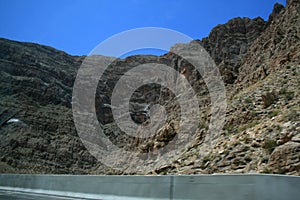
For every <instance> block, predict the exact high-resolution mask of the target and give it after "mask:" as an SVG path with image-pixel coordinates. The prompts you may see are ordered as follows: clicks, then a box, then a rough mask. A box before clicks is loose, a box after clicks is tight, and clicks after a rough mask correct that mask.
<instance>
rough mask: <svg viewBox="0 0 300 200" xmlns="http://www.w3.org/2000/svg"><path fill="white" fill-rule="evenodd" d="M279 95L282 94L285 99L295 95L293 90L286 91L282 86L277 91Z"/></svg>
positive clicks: (290, 98)
mask: <svg viewBox="0 0 300 200" xmlns="http://www.w3.org/2000/svg"><path fill="white" fill-rule="evenodd" d="M279 95H283V96H284V98H285V99H286V100H288V101H289V100H292V99H293V98H294V96H295V93H294V92H293V91H288V90H287V89H286V88H282V89H281V90H280V91H279Z"/></svg>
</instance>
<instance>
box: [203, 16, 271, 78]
mask: <svg viewBox="0 0 300 200" xmlns="http://www.w3.org/2000/svg"><path fill="white" fill-rule="evenodd" d="M266 24H267V22H265V21H264V20H263V19H262V18H260V17H258V18H255V19H249V18H234V19H232V20H230V21H229V22H228V23H226V24H224V25H218V26H217V27H215V28H214V29H213V30H212V31H211V33H210V34H209V36H208V37H207V38H204V39H202V41H201V44H202V46H203V47H204V48H205V49H206V50H207V51H208V52H209V53H210V55H211V56H212V58H213V59H214V60H215V62H216V64H217V65H218V66H219V69H220V71H221V73H222V74H223V77H224V81H225V83H229V84H232V83H233V82H234V81H235V80H236V78H237V75H238V71H239V67H240V66H241V63H242V60H243V57H244V56H245V54H246V53H247V52H248V49H249V47H250V46H251V44H252V43H253V41H254V40H255V39H256V38H258V37H259V36H260V34H261V33H262V32H263V31H264V30H265V28H266Z"/></svg>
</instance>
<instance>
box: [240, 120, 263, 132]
mask: <svg viewBox="0 0 300 200" xmlns="http://www.w3.org/2000/svg"><path fill="white" fill-rule="evenodd" d="M257 124H259V122H258V121H256V120H255V121H253V122H250V123H248V124H246V125H244V126H240V127H239V128H238V132H242V131H244V130H247V129H249V128H252V127H254V126H256V125H257Z"/></svg>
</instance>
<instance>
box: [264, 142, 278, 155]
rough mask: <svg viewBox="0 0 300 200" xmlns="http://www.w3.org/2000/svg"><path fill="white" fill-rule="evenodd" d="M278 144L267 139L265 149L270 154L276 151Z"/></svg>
mask: <svg viewBox="0 0 300 200" xmlns="http://www.w3.org/2000/svg"><path fill="white" fill-rule="evenodd" d="M276 146H277V143H276V141H275V140H272V139H270V138H266V139H265V143H264V146H263V147H264V149H266V150H267V151H268V152H269V153H270V154H271V153H272V152H273V151H274V149H275V148H276Z"/></svg>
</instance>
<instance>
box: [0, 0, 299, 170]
mask: <svg viewBox="0 0 300 200" xmlns="http://www.w3.org/2000/svg"><path fill="white" fill-rule="evenodd" d="M299 13H300V2H299V0H290V1H287V7H283V6H282V5H280V4H275V6H274V9H273V12H272V13H271V14H270V17H269V19H268V21H264V20H263V19H262V18H259V17H258V18H255V19H249V18H235V19H232V20H230V21H229V22H228V23H226V24H223V25H218V26H217V27H216V28H214V29H213V30H212V31H211V33H210V35H209V36H208V37H207V38H204V39H202V40H195V41H192V42H191V43H190V44H189V45H180V44H179V45H175V46H174V47H173V49H176V48H181V47H182V46H185V47H187V48H188V47H190V48H192V47H193V44H195V43H197V44H201V45H202V46H203V47H204V48H205V49H206V50H207V51H208V53H209V54H210V55H211V57H212V58H213V59H214V61H215V63H216V64H217V66H218V67H219V69H220V72H221V75H222V77H223V80H224V82H225V85H226V90H227V104H228V108H227V112H226V119H225V126H224V128H223V130H222V132H221V133H220V136H219V137H218V138H215V140H214V143H213V145H212V146H210V148H209V149H207V156H205V157H200V156H199V150H200V149H201V146H202V145H205V144H204V142H205V139H204V138H205V137H206V134H207V128H208V124H209V122H210V116H211V111H210V110H211V109H210V107H211V102H210V96H209V92H208V89H207V87H206V84H205V81H204V80H203V77H201V75H200V74H199V72H197V71H196V70H195V68H194V67H193V66H192V65H191V64H190V63H188V62H187V61H186V60H184V59H182V58H181V57H179V56H177V55H176V54H174V53H171V52H169V53H167V54H165V55H163V56H150V55H136V56H130V57H128V58H126V59H115V60H114V62H113V63H112V64H111V65H110V66H109V68H108V69H107V70H106V71H105V72H104V74H105V75H104V76H103V79H101V81H99V84H98V87H97V92H96V98H95V108H96V110H97V118H98V121H99V122H100V124H101V126H102V127H103V129H104V132H105V135H106V136H107V137H108V138H109V140H110V141H112V142H113V143H114V144H116V145H117V146H119V147H120V148H124V149H126V150H129V151H135V152H140V153H143V152H155V150H157V149H160V148H162V147H164V146H166V145H167V144H169V142H170V141H171V140H172V139H173V138H174V137H176V133H177V130H178V122H179V120H180V116H179V114H178V112H179V110H180V106H179V104H178V103H176V96H175V95H174V94H173V93H172V92H171V91H170V90H168V89H167V88H164V87H161V86H159V85H155V84H148V85H145V86H143V87H141V88H139V89H137V90H136V91H135V92H134V94H133V95H132V96H131V99H130V103H129V109H130V112H131V118H132V120H133V121H134V122H135V123H137V124H147V123H149V120H151V117H150V118H149V113H148V112H149V110H151V106H152V105H154V104H160V105H162V106H164V107H165V111H166V113H167V115H168V117H167V119H166V123H165V125H164V126H163V127H162V128H161V129H159V130H157V134H156V135H155V136H154V137H152V138H151V140H147V139H138V138H134V137H129V136H128V135H126V134H124V132H122V131H121V130H120V128H119V127H118V126H117V124H116V123H115V121H114V119H113V115H112V110H111V109H112V107H111V96H112V92H113V89H114V87H115V84H116V83H117V82H118V80H119V79H120V78H121V77H122V76H123V75H124V73H126V72H128V71H129V70H130V69H133V68H135V67H136V66H138V65H140V64H145V63H156V64H165V65H168V66H170V67H171V68H173V69H175V70H176V71H178V72H179V73H180V74H181V75H182V76H184V77H186V79H187V80H188V81H189V83H190V84H191V86H192V87H193V89H194V91H195V92H196V93H197V98H198V101H199V105H200V107H199V109H200V113H201V116H200V123H199V124H200V125H199V127H198V128H197V131H196V134H195V135H194V136H193V137H194V138H193V139H192V142H191V143H190V144H189V145H188V146H186V147H185V149H184V151H183V152H180V158H179V159H176V160H175V161H174V162H172V163H171V164H166V165H163V166H160V167H158V168H154V169H153V170H150V171H147V172H142V173H144V174H145V173H146V174H168V173H178V174H203V173H248V172H260V173H284V174H291V175H300V151H299V147H300V146H299V142H300V121H299V119H300V107H299V105H300V99H299V96H300V95H299V93H300V91H299V88H300V85H299V84H300V83H299V80H300V71H299V70H300V62H299V61H300V54H299V52H300V43H299V40H300V16H299ZM84 58H85V57H76V56H70V55H67V54H66V53H64V52H61V51H58V50H55V49H53V48H51V47H47V46H42V45H37V44H32V43H21V42H15V41H10V40H6V39H0V80H1V81H0V84H1V87H0V172H5V173H7V172H11V173H71V174H122V173H123V172H121V171H116V170H113V169H111V168H109V167H106V166H105V165H103V164H102V163H100V162H98V161H97V160H96V159H95V158H94V157H93V156H92V155H91V154H90V153H89V152H88V151H87V149H86V148H85V147H84V145H83V144H82V141H81V140H80V138H79V137H78V135H77V132H76V129H75V125H74V122H73V115H72V109H71V107H72V103H71V102H72V89H73V84H74V81H75V76H76V74H77V70H78V68H79V66H80V65H81V64H82V61H83V60H84ZM112 59H114V58H112ZM154 78H155V77H154ZM83 96H84V95H83ZM74 102H76V101H74ZM86 109H89V108H86ZM153 155H154V159H155V160H158V158H159V156H161V155H155V153H153ZM112 159H113V158H112ZM128 159H132V158H131V157H128ZM133 161H134V160H133ZM148 164H151V163H148ZM136 173H138V172H136Z"/></svg>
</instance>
